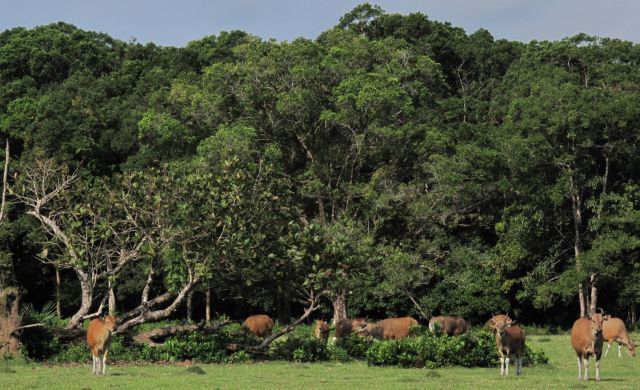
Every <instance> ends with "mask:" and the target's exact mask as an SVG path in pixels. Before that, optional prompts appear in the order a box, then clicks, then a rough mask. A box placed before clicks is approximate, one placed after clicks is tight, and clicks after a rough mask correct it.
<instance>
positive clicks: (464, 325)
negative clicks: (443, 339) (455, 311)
mask: <svg viewBox="0 0 640 390" xmlns="http://www.w3.org/2000/svg"><path fill="white" fill-rule="evenodd" d="M436 326H437V327H439V328H440V330H441V331H442V332H443V333H444V334H446V335H449V336H458V335H461V334H463V333H465V332H467V331H469V328H470V327H469V323H468V322H467V321H465V320H464V318H461V317H447V316H439V317H433V318H432V319H431V321H429V330H430V331H431V333H434V334H435V332H436Z"/></svg>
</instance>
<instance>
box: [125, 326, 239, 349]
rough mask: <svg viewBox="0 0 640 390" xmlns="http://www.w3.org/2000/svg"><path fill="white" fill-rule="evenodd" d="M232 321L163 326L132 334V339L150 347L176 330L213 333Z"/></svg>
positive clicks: (175, 332) (162, 340)
mask: <svg viewBox="0 0 640 390" xmlns="http://www.w3.org/2000/svg"><path fill="white" fill-rule="evenodd" d="M232 322H233V321H231V320H225V321H222V322H219V323H216V324H214V325H210V326H204V322H201V323H199V324H191V325H175V326H165V327H162V328H157V329H152V330H149V331H146V332H141V333H138V334H136V335H134V336H133V340H134V341H135V342H137V343H141V344H147V345H148V346H150V347H157V346H159V345H162V344H164V342H165V341H166V339H167V338H169V337H171V336H174V335H176V334H177V333H178V332H194V331H198V332H202V333H215V332H217V331H219V330H220V329H221V328H223V327H224V326H226V325H229V324H231V323H232Z"/></svg>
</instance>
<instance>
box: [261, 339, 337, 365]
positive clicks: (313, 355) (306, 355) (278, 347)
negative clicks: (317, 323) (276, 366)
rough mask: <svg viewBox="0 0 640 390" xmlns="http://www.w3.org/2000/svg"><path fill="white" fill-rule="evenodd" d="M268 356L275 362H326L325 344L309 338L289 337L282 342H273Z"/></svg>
mask: <svg viewBox="0 0 640 390" xmlns="http://www.w3.org/2000/svg"><path fill="white" fill-rule="evenodd" d="M269 356H270V357H271V358H272V359H276V360H292V361H296V362H317V361H322V360H328V358H329V353H328V351H327V344H326V343H325V342H324V341H322V340H320V339H316V338H313V337H309V336H297V335H290V336H289V337H287V338H286V339H285V340H283V341H278V342H274V343H273V344H272V345H271V348H270V350H269Z"/></svg>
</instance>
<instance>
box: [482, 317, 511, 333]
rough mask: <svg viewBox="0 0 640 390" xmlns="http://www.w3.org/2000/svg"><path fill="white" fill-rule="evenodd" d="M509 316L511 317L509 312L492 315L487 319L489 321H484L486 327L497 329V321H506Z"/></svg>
mask: <svg viewBox="0 0 640 390" xmlns="http://www.w3.org/2000/svg"><path fill="white" fill-rule="evenodd" d="M507 318H508V319H511V318H509V313H507V314H496V315H492V316H491V318H489V319H488V320H487V322H485V323H484V328H485V329H492V330H495V329H496V323H497V322H498V321H506V320H507Z"/></svg>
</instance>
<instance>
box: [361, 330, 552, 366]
mask: <svg viewBox="0 0 640 390" xmlns="http://www.w3.org/2000/svg"><path fill="white" fill-rule="evenodd" d="M366 358H367V363H368V364H369V365H375V366H402V367H428V368H438V367H444V366H453V365H455V366H463V367H489V366H493V365H497V364H498V360H499V359H498V351H497V348H496V345H495V339H494V336H493V334H491V333H489V332H487V331H472V332H468V333H465V334H464V335H462V336H458V337H448V336H434V335H430V334H423V335H421V336H417V337H409V338H405V339H402V340H389V341H381V342H377V343H374V344H373V345H372V346H371V348H369V350H368V351H367V356H366ZM545 363H548V358H547V357H546V355H545V354H544V353H543V352H542V351H538V352H536V351H532V350H531V349H530V348H527V349H526V350H525V355H524V359H523V364H525V365H532V364H545Z"/></svg>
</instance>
